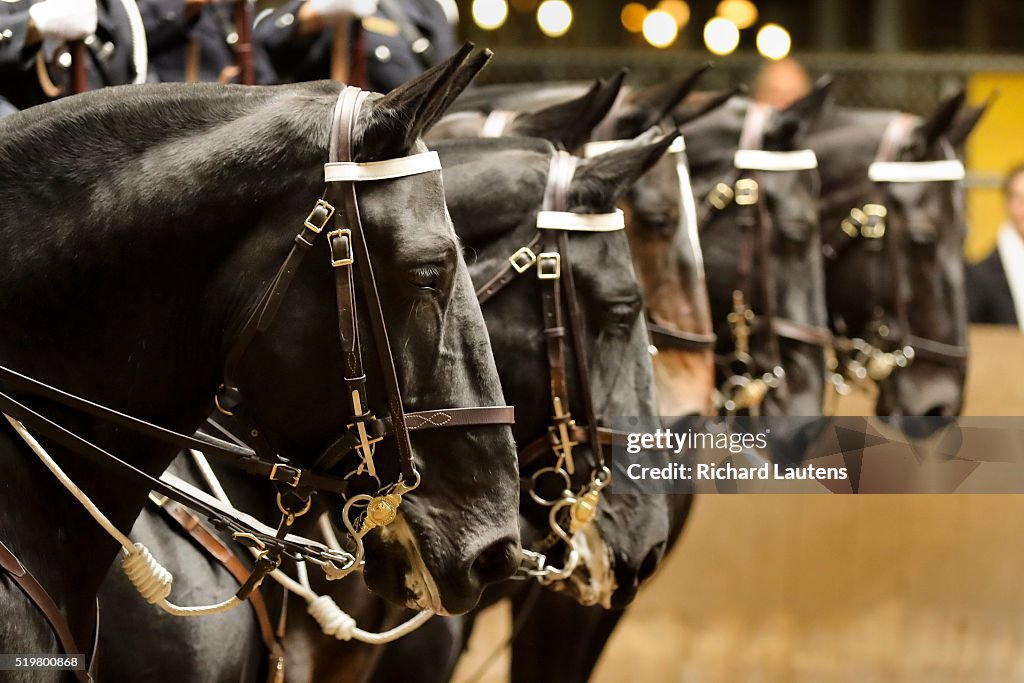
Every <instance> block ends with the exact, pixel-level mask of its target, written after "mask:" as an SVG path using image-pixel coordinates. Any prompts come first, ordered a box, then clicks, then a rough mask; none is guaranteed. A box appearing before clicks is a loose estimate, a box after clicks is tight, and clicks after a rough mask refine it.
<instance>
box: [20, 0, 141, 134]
mask: <svg viewBox="0 0 1024 683" xmlns="http://www.w3.org/2000/svg"><path fill="white" fill-rule="evenodd" d="M129 2H131V3H134V0H2V1H0V116H4V115H6V114H10V113H13V112H14V111H15V110H17V109H25V108H27V107H31V106H34V105H37V104H42V103H44V102H49V101H51V100H55V99H57V98H59V97H63V96H65V95H70V94H73V90H74V88H73V84H72V76H71V73H72V62H73V57H72V50H71V48H70V45H71V44H72V43H74V42H75V41H83V42H84V50H83V51H82V52H79V54H80V55H82V56H84V57H85V63H86V83H85V86H86V89H88V90H94V89H96V88H101V87H104V86H107V85H122V84H125V83H131V82H133V81H134V80H136V73H135V71H136V68H137V66H136V64H135V62H134V60H133V54H132V50H133V40H132V30H131V23H130V18H129V12H132V11H134V10H135V6H134V4H130V5H129V4H128V3H129ZM141 68H142V69H143V70H145V67H144V66H142V67H141ZM144 78H145V74H143V75H142V79H144Z"/></svg>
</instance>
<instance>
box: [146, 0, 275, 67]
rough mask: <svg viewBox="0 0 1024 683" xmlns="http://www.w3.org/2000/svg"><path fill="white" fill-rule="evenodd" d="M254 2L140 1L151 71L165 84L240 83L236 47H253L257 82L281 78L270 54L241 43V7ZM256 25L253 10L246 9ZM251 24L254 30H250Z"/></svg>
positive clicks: (238, 0)
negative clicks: (239, 10)
mask: <svg viewBox="0 0 1024 683" xmlns="http://www.w3.org/2000/svg"><path fill="white" fill-rule="evenodd" d="M246 2H250V3H251V0H138V3H139V9H140V10H141V11H142V20H143V23H144V24H145V26H146V36H147V37H148V39H149V62H150V69H151V71H152V72H153V73H154V74H155V77H156V80H159V81H161V82H187V83H195V82H200V81H201V82H209V83H240V82H244V80H242V79H241V70H240V68H239V61H238V56H237V53H236V48H238V47H242V48H243V49H244V48H248V49H250V50H252V53H251V54H252V60H253V67H254V82H255V83H259V84H263V85H269V84H272V83H275V82H276V75H275V73H274V68H273V66H271V63H270V58H269V57H268V56H267V54H266V52H264V51H263V50H261V49H259V48H258V47H257V46H255V45H252V44H251V41H250V44H249V45H242V46H240V45H239V39H240V31H239V29H240V27H239V26H238V23H237V21H238V17H237V15H236V11H235V10H236V9H237V8H238V7H239V5H240V3H246ZM247 15H248V17H249V19H248V21H249V22H250V23H251V21H252V12H251V11H249V12H248V13H247ZM251 28H252V27H251V25H250V26H249V29H250V30H249V31H248V32H249V33H250V34H251V33H252V31H251Z"/></svg>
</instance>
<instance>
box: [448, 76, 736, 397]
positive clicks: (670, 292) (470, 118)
mask: <svg viewBox="0 0 1024 683" xmlns="http://www.w3.org/2000/svg"><path fill="white" fill-rule="evenodd" d="M706 70H707V67H702V68H700V69H697V70H695V71H694V72H692V73H689V74H687V75H686V76H684V77H681V78H677V79H672V80H670V81H667V82H665V83H661V84H658V85H654V86H646V87H629V86H623V85H622V80H623V77H624V72H623V71H620V72H619V73H617V74H615V75H614V76H612V77H610V78H608V79H604V80H599V81H596V82H595V83H593V84H591V85H590V86H589V87H588V86H587V85H586V84H582V83H564V84H545V85H537V84H512V85H496V86H484V87H480V88H476V89H474V90H472V91H469V92H467V93H465V94H464V95H463V96H461V97H460V98H459V99H458V100H457V101H456V103H455V105H454V106H453V109H455V110H456V111H454V113H451V114H449V115H447V116H446V117H445V118H444V119H442V120H441V121H440V122H439V123H438V125H437V126H435V127H434V128H433V129H432V130H431V131H430V133H429V135H428V140H433V139H447V138H460V137H477V136H480V135H485V136H490V137H496V136H498V135H509V136H511V135H523V136H529V137H540V138H544V139H547V140H551V141H552V142H554V143H556V144H560V145H562V146H563V147H564V148H565V149H567V150H569V151H573V152H576V151H583V149H584V147H583V145H584V143H585V142H615V141H619V142H621V141H625V140H630V139H632V138H635V137H637V136H639V135H640V134H642V133H644V132H646V131H648V130H649V129H651V128H655V127H658V126H660V127H661V129H662V130H665V131H669V130H672V129H673V128H674V126H675V124H674V122H673V121H672V120H671V119H670V118H669V114H670V113H671V112H673V111H674V110H675V109H676V108H677V107H684V106H685V105H684V100H685V99H686V97H687V96H688V95H689V94H690V92H691V91H692V89H693V88H694V87H695V86H696V84H697V82H698V81H699V79H700V77H701V76H702V75H703V74H704V73H705V71H706ZM724 101H725V98H717V99H716V98H712V101H710V102H704V103H701V104H700V105H698V106H693V107H688V108H686V109H685V113H684V115H683V116H682V117H681V121H691V120H694V119H697V118H699V117H700V116H703V115H705V114H707V113H708V112H710V111H712V110H713V109H715V108H716V107H717V106H720V105H721V104H722V103H724ZM498 116H500V117H501V118H500V119H498V121H499V123H500V124H501V126H500V127H499V128H494V127H491V126H490V125H489V124H490V122H491V121H492V120H493V119H494V118H495V117H498ZM680 173H687V171H686V159H685V152H682V151H680V152H675V153H673V154H668V155H666V156H665V157H663V158H662V159H661V160H659V161H658V163H657V164H655V165H654V167H652V168H651V169H650V170H649V171H648V172H647V173H645V174H644V176H643V177H642V178H641V179H640V180H639V181H638V182H636V183H634V184H633V186H631V187H630V188H629V190H628V191H627V192H626V194H625V196H624V197H623V199H622V202H621V203H620V206H621V208H622V209H623V211H624V212H625V214H626V234H627V236H628V238H629V245H630V251H631V253H632V256H633V265H634V268H635V269H636V272H637V277H638V279H639V280H640V283H641V286H642V289H643V291H644V304H645V306H646V313H647V317H648V322H649V323H653V324H654V325H656V326H658V327H660V328H666V329H669V330H675V331H677V332H680V333H682V335H681V336H682V337H684V338H686V339H688V340H690V343H682V344H680V343H678V339H677V340H676V342H675V343H668V344H656V346H657V353H656V354H655V356H654V377H655V384H656V387H657V397H658V411H659V412H658V414H659V415H669V416H680V415H693V414H701V413H707V412H709V411H710V410H711V399H712V391H713V389H714V363H713V361H714V359H713V355H712V353H711V351H712V349H711V347H710V346H709V344H708V341H709V340H710V339H711V336H712V332H713V326H712V322H711V312H710V308H709V305H708V295H707V285H706V282H705V275H704V261H703V256H702V253H701V246H700V243H699V241H698V239H697V235H696V233H695V225H693V224H692V223H694V222H695V221H693V220H692V218H691V217H688V216H687V215H686V212H685V211H684V210H683V208H684V207H683V202H682V199H681V191H680V181H681V178H680ZM655 341H656V342H657V341H658V339H657V338H656V339H655Z"/></svg>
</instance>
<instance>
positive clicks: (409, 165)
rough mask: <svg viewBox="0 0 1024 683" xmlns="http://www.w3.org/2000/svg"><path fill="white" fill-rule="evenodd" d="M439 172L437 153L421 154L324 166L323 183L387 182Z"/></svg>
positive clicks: (439, 163) (439, 161)
mask: <svg viewBox="0 0 1024 683" xmlns="http://www.w3.org/2000/svg"><path fill="white" fill-rule="evenodd" d="M440 170H441V157H439V156H437V152H422V153H420V154H411V155H409V156H407V157H401V158H398V159H385V160H383V161H366V162H362V163H360V162H356V161H336V162H334V163H330V164H324V181H326V182H328V183H345V182H361V181H365V180H389V179H391V178H404V177H406V176H410V175H418V174H420V173H429V172H430V171H440Z"/></svg>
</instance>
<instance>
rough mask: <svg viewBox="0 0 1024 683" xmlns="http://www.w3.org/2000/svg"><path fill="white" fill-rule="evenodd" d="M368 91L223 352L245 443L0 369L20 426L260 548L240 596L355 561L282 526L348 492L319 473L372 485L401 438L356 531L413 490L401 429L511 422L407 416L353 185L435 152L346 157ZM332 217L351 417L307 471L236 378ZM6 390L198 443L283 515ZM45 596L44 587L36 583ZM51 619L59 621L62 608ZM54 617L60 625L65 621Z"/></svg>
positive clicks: (493, 410)
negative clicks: (273, 436)
mask: <svg viewBox="0 0 1024 683" xmlns="http://www.w3.org/2000/svg"><path fill="white" fill-rule="evenodd" d="M367 94H368V93H366V92H364V91H361V90H360V89H359V88H355V87H351V86H349V87H346V88H345V89H344V90H342V92H341V94H340V95H339V97H338V100H337V103H336V106H335V108H334V111H333V116H332V123H331V131H332V133H331V150H330V163H328V164H326V165H325V181H326V183H327V189H326V190H325V193H324V197H325V198H323V199H320V200H319V201H317V203H316V205H315V206H314V208H313V210H312V211H311V212H310V214H309V215H308V216H307V218H306V219H305V221H304V222H303V227H302V230H301V231H300V232H299V233H298V234H297V235H296V236H295V238H294V242H293V245H292V247H291V250H290V251H289V253H288V256H287V258H286V259H285V261H284V263H283V264H282V265H281V267H280V268H279V269H278V271H277V273H276V274H275V276H274V277H273V279H272V280H271V281H270V283H269V284H268V285H267V287H266V288H265V289H264V291H263V294H262V295H261V296H260V298H259V299H258V302H257V305H256V307H255V309H254V310H253V311H252V313H251V315H250V316H249V317H248V319H247V321H246V322H245V324H244V325H243V326H242V328H241V331H240V333H239V334H238V336H237V337H236V339H235V341H234V344H233V345H232V347H231V348H230V351H229V353H228V355H227V358H226V362H225V366H224V382H223V384H222V386H221V388H220V389H219V391H218V393H217V396H216V398H215V403H216V406H217V408H218V409H219V410H220V411H221V412H223V413H225V414H227V415H231V416H232V417H233V418H234V419H235V420H237V421H238V422H239V423H240V424H242V425H244V426H245V427H246V430H247V434H248V435H249V436H251V437H252V438H253V439H254V446H253V447H249V446H247V445H243V444H240V443H229V442H228V441H224V440H221V439H218V438H215V437H213V436H209V435H207V434H204V433H202V432H199V433H196V434H195V435H186V434H182V433H179V432H175V431H172V430H169V429H166V428H164V427H161V426H159V425H157V424H154V423H151V422H147V421H145V420H142V419H139V418H136V417H132V416H130V415H126V414H124V413H122V412H119V411H117V410H114V409H111V408H108V407H105V406H102V405H99V404H97V403H94V402H92V401H89V400H87V399H85V398H82V397H80V396H76V395H74V394H70V393H68V392H65V391H63V390H61V389H59V388H56V387H53V386H50V385H48V384H45V383H43V382H40V381H38V380H35V379H33V378H30V377H27V376H25V375H22V374H21V373H18V372H16V371H15V370H12V369H10V368H6V367H3V366H0V412H2V413H4V414H6V415H8V416H10V418H13V420H14V421H17V422H20V423H21V426H23V427H24V428H26V429H27V430H31V431H32V432H34V433H35V434H37V435H39V436H40V437H45V438H46V439H47V440H50V441H52V442H54V443H57V444H59V445H61V446H63V447H65V448H67V449H68V450H70V451H72V452H74V453H76V454H78V455H80V456H82V457H84V458H86V459H87V460H89V461H90V462H92V463H93V464H96V465H99V466H100V467H103V468H105V469H107V470H109V471H111V472H114V473H116V474H118V476H121V477H124V478H127V479H129V480H131V482H132V483H133V484H134V485H137V486H139V487H141V488H143V489H144V490H149V491H153V492H155V493H156V494H159V495H160V496H162V497H164V498H166V499H169V500H171V501H174V502H176V503H178V504H180V505H182V506H184V507H185V508H187V509H189V510H193V511H195V512H198V513H199V514H201V515H202V516H204V517H206V518H207V519H209V520H210V522H211V523H212V524H213V525H214V527H216V528H218V529H222V530H225V531H227V532H229V533H231V534H232V536H233V538H234V539H235V540H236V541H238V542H240V543H242V544H243V545H247V546H249V547H256V548H258V549H259V550H260V551H261V553H260V555H259V557H258V559H257V562H256V565H255V569H254V570H253V572H252V573H251V574H250V576H249V578H248V580H246V581H245V582H244V583H243V585H242V587H241V588H240V589H239V591H238V593H236V597H237V598H238V599H239V600H245V599H246V598H247V597H249V595H250V594H251V593H252V591H253V590H255V589H256V587H257V586H258V585H259V583H260V582H261V581H262V579H263V578H264V577H265V576H266V575H267V574H269V573H270V572H271V571H273V570H274V569H275V568H276V567H277V566H278V565H279V564H280V563H281V561H282V559H283V557H284V556H287V557H290V558H292V559H296V560H300V559H305V560H309V561H312V562H314V563H315V564H319V565H321V566H327V565H334V566H336V565H335V563H339V562H340V563H344V564H346V565H348V564H351V563H352V561H353V558H352V556H351V555H350V554H348V553H346V552H340V551H334V550H331V549H330V548H328V547H327V546H325V545H324V544H322V543H319V542H317V541H312V540H310V539H306V538H303V537H301V536H296V535H293V534H291V533H289V530H290V529H291V527H292V524H293V523H294V521H295V519H296V518H297V517H299V516H301V515H302V514H304V513H305V512H306V511H307V510H308V509H309V507H310V504H311V496H312V495H313V494H314V493H315V492H317V491H322V492H327V493H332V494H338V495H342V494H345V493H346V491H347V490H348V485H349V479H348V477H341V476H337V475H334V474H330V473H329V472H328V470H330V468H331V467H333V466H334V465H335V464H336V463H337V462H338V461H339V460H340V459H341V458H342V457H344V456H345V455H346V454H348V453H350V452H352V451H356V452H358V453H359V455H360V456H361V463H360V465H359V468H358V470H356V473H357V474H367V475H369V476H372V477H375V478H376V479H377V481H378V483H379V482H380V480H379V477H377V474H376V467H375V463H374V461H373V455H374V447H375V444H376V443H377V442H379V441H381V440H382V439H384V438H394V439H395V440H396V442H397V446H398V451H399V471H400V476H399V478H398V480H397V481H395V482H393V483H390V484H387V485H385V486H382V487H381V488H380V490H379V491H378V494H377V495H376V496H373V497H372V499H371V500H370V502H369V503H368V505H367V510H366V515H365V517H364V519H363V533H365V532H366V531H368V530H369V529H371V528H373V527H375V526H384V525H386V524H388V523H390V522H391V521H392V520H393V519H394V518H395V516H396V515H397V508H398V505H399V504H400V502H401V496H402V495H404V494H405V493H408V492H410V491H412V490H414V489H415V488H416V487H417V486H418V484H419V482H420V474H419V472H418V471H417V469H416V464H415V461H414V458H413V452H412V445H411V442H410V436H409V435H410V432H413V431H420V430H427V429H436V428H448V427H468V426H478V425H510V424H512V423H513V422H514V411H513V408H512V407H511V406H490V407H471V408H448V409H440V410H426V411H417V412H406V411H405V410H404V408H403V402H402V394H401V389H400V387H399V385H398V380H397V374H396V371H395V362H394V358H393V356H392V353H391V347H390V346H389V342H388V336H387V329H386V323H385V319H384V314H383V310H382V307H381V302H380V296H379V293H378V290H377V286H376V282H375V279H374V273H373V268H372V264H371V257H370V250H369V247H368V245H367V242H366V236H365V233H364V229H363V224H362V220H361V216H360V211H359V202H358V196H357V192H356V184H357V183H360V182H373V181H377V180H384V179H387V180H390V179H395V178H403V177H406V176H411V175H419V174H423V173H433V172H439V171H440V160H439V158H438V157H437V155H436V153H434V152H425V153H420V154H413V155H410V156H406V157H402V158H398V159H388V160H384V161H377V162H355V161H353V149H352V141H353V134H354V130H355V123H356V120H357V118H358V115H359V112H360V108H361V107H362V105H363V103H364V102H365V100H366V97H367ZM438 182H440V181H438ZM328 199H329V200H330V201H328ZM332 202H333V203H332ZM335 206H340V207H341V210H340V211H335ZM332 218H333V221H334V223H333V225H332V228H333V229H332V230H329V231H328V232H327V235H326V237H327V241H328V244H329V247H330V265H331V266H332V268H333V270H334V274H335V283H336V294H337V313H338V323H339V337H340V342H341V346H342V350H343V352H344V354H343V355H344V357H345V363H346V367H345V375H344V381H345V384H346V387H347V389H348V390H349V396H350V399H351V403H352V416H351V418H350V419H351V422H350V423H349V424H348V427H347V429H346V431H345V432H344V433H343V434H342V436H341V437H340V438H339V439H338V440H337V441H336V442H335V443H334V444H332V445H331V446H330V447H329V448H328V449H327V450H326V451H325V452H324V453H323V454H322V455H321V456H320V457H319V458H318V459H317V460H316V462H315V463H314V465H313V466H312V467H310V468H304V467H299V466H298V465H296V464H295V463H293V462H291V461H289V460H287V459H286V458H284V457H282V456H281V455H279V454H278V453H277V452H276V451H274V450H273V449H272V448H271V447H270V445H269V442H268V441H267V440H266V439H265V437H264V436H263V434H262V432H261V431H260V430H259V429H258V427H257V426H256V425H255V423H254V422H252V421H251V420H249V419H248V418H247V414H246V410H245V403H244V401H243V398H242V395H241V392H240V390H239V389H238V384H237V383H236V378H237V370H238V367H239V364H240V363H241V361H242V359H243V357H244V355H245V353H246V350H247V348H248V347H249V345H250V344H251V342H252V341H253V340H254V339H255V338H256V337H257V336H258V335H259V334H261V333H263V332H265V331H266V330H267V329H268V328H269V327H270V325H271V323H272V322H273V320H274V318H275V316H276V314H277V313H278V311H279V310H280V307H281V305H282V303H283V301H284V299H285V297H286V295H287V293H288V290H289V288H290V285H291V284H292V282H293V280H294V277H295V274H296V272H297V271H298V267H299V265H300V263H301V262H302V260H303V258H304V257H305V255H306V254H307V253H309V251H310V249H311V248H312V247H313V246H314V244H315V243H316V241H317V238H318V237H319V236H320V234H321V233H322V232H324V230H325V229H326V228H327V226H328V224H329V223H330V222H331V220H332ZM356 277H358V282H359V284H360V285H361V290H362V295H363V298H364V308H365V315H366V316H367V317H368V318H369V323H370V325H369V327H370V329H371V331H372V335H373V341H374V346H375V350H376V353H377V362H378V363H379V365H380V369H381V371H382V374H383V382H384V390H385V395H386V397H387V417H383V418H378V417H376V416H375V414H374V412H373V411H372V410H371V409H370V407H369V403H368V398H367V394H366V382H367V380H366V376H365V374H364V373H363V349H362V345H361V344H360V341H359V335H358V325H357V315H356V311H357V296H356V289H355V282H356V280H355V278H356ZM11 391H17V392H18V393H19V394H25V395H29V396H33V397H35V398H39V399H45V400H48V401H52V402H54V403H56V404H59V405H61V406H64V407H66V408H70V409H72V410H73V411H76V412H79V413H81V414H83V415H87V416H89V417H92V418H94V419H97V420H99V421H102V422H105V423H107V424H110V425H112V426H114V427H118V428H121V429H124V430H126V431H130V432H133V433H135V434H138V435H140V436H143V437H146V438H149V439H153V440H155V441H159V442H161V443H164V444H168V445H172V446H174V447H176V448H178V449H194V450H198V451H201V452H203V453H205V454H207V455H210V456H214V457H217V458H218V459H220V460H222V461H224V462H226V463H227V464H230V465H232V466H235V467H237V468H239V469H241V470H243V471H244V472H247V473H249V474H251V475H254V476H256V477H259V478H263V479H266V480H269V481H271V482H273V483H274V484H275V485H276V486H277V488H278V494H277V504H278V507H279V509H280V511H281V521H280V523H279V524H278V526H277V528H276V529H275V528H273V527H268V526H266V525H264V524H262V523H260V522H259V521H257V520H256V519H255V518H253V517H251V516H250V515H247V514H246V513H244V512H241V511H239V510H236V509H234V508H232V507H230V506H228V505H224V504H222V503H219V502H218V501H217V500H216V499H214V498H213V497H211V496H209V495H204V493H203V492H202V491H199V490H198V489H196V488H195V487H192V486H191V485H189V484H187V483H186V482H183V481H181V480H180V479H177V478H175V477H173V476H171V475H169V474H165V475H164V476H163V477H162V478H157V477H153V476H151V475H150V474H148V473H146V472H144V471H142V470H140V469H138V468H136V467H135V466H134V465H132V464H130V463H128V462H126V461H124V460H121V459H120V458H118V457H116V456H115V455H113V454H111V453H110V452H108V451H106V450H104V449H103V448H101V447H100V446H98V445H96V444H94V443H92V442H90V441H88V440H87V439H85V438H83V437H81V436H78V435H77V434H75V433H74V432H72V431H70V430H69V429H67V428H65V427H63V426H61V425H59V424H57V423H56V422H54V421H52V420H50V419H49V418H47V417H45V416H44V415H42V414H41V413H39V412H37V411H35V410H33V409H32V408H29V407H28V406H26V405H25V404H24V403H22V402H21V400H19V399H18V398H15V397H14V395H13V394H12V393H8V392H11ZM363 497H364V498H370V497H369V496H363ZM4 550H5V551H6V552H4V553H2V556H0V559H2V560H3V561H2V562H0V568H2V569H3V570H4V571H5V573H7V574H9V575H11V576H13V577H14V578H15V579H18V578H19V576H25V575H26V574H27V571H22V569H23V565H22V563H21V562H20V561H18V560H17V558H16V557H15V556H14V554H13V552H11V551H9V550H7V549H6V548H4ZM27 575H28V576H31V575H30V574H27ZM23 590H26V593H27V594H29V597H30V598H32V597H33V594H34V593H38V591H34V590H30V589H25V588H24V586H23ZM42 593H43V595H45V591H43V592H42ZM46 597H48V596H46ZM33 602H34V603H35V604H36V606H37V607H39V609H40V611H41V612H42V613H43V614H44V616H46V617H47V620H48V621H49V622H50V623H51V625H54V616H53V614H52V612H53V610H51V609H47V607H48V605H47V604H46V600H43V599H33ZM49 602H50V603H52V602H53V601H52V600H50V601H49ZM57 616H58V617H60V615H59V613H58V614H57ZM60 621H63V618H62V617H61V618H60ZM53 627H54V630H55V632H56V633H57V635H58V636H62V635H63V634H62V633H61V631H63V630H67V629H66V628H58V627H57V626H56V625H54V626H53ZM59 641H60V642H61V643H62V644H65V645H66V642H65V641H66V639H65V638H64V637H59ZM69 654H74V653H69Z"/></svg>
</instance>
